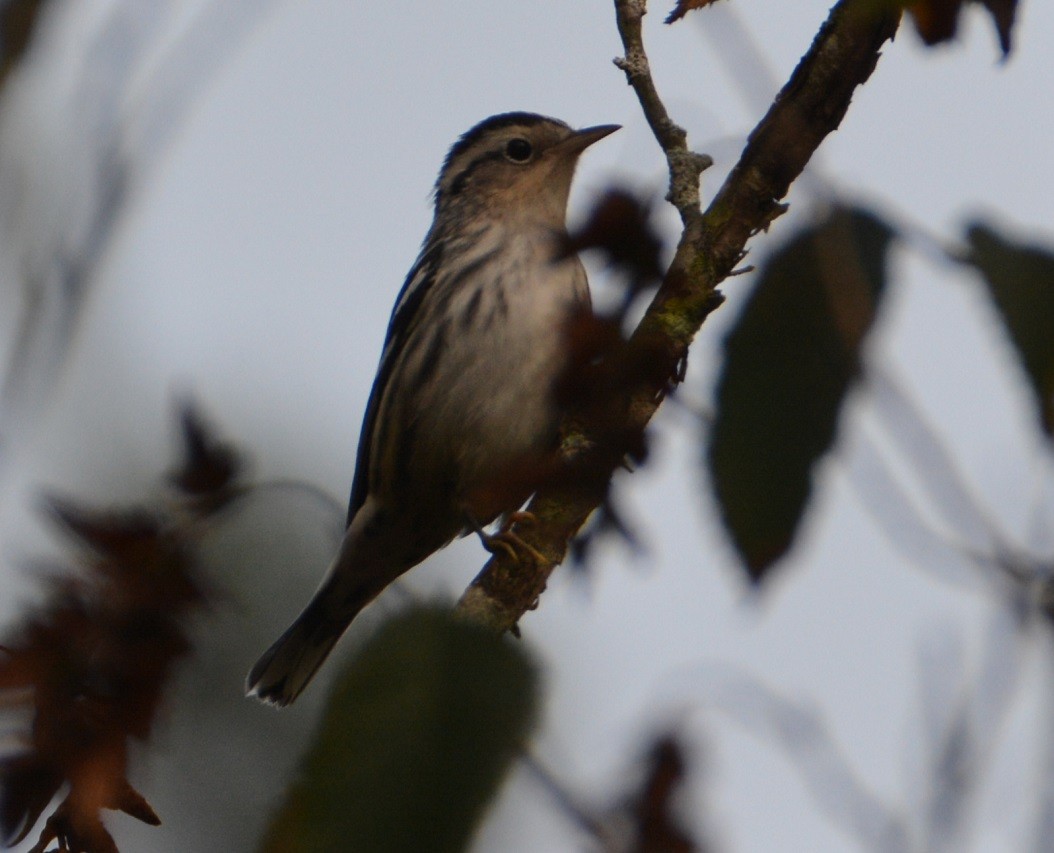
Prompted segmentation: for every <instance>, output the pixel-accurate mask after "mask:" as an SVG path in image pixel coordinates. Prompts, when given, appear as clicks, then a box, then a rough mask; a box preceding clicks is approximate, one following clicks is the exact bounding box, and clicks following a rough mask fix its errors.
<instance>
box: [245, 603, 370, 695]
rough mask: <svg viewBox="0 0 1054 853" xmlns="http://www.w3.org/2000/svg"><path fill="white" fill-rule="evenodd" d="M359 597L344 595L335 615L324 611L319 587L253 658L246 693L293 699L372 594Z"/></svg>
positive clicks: (325, 609) (324, 606) (324, 607)
mask: <svg viewBox="0 0 1054 853" xmlns="http://www.w3.org/2000/svg"><path fill="white" fill-rule="evenodd" d="M361 598H362V601H361V603H358V602H354V601H349V600H347V599H345V600H344V601H343V602H342V604H343V606H342V607H341V612H340V615H339V617H337V618H334V615H333V614H332V613H327V612H326V611H327V607H326V605H327V604H328V602H327V596H326V595H324V594H323V592H322V591H320V593H319V594H318V595H316V596H315V598H314V599H313V600H312V601H311V603H310V604H308V606H307V607H306V608H305V609H304V612H303V613H301V614H300V615H299V616H298V617H297V618H296V621H295V622H293V624H292V625H290V626H289V628H288V629H287V630H286V632H285V633H284V634H282V636H281V637H279V638H278V639H277V640H275V642H274V643H273V644H272V645H271V648H269V649H268V650H267V651H266V652H264V653H263V655H262V656H261V657H260V659H259V660H258V661H257V662H256V665H255V666H254V667H253V668H252V671H251V672H250V673H249V677H248V678H247V679H246V682H245V690H246V693H247V694H248V695H249V696H255V697H257V698H258V699H260V700H261V701H263V702H267V703H269V704H272V705H278V706H283V705H288V704H290V703H291V702H293V701H294V700H295V699H296V697H297V696H299V695H300V694H301V692H302V691H303V689H304V688H305V687H307V684H308V682H309V681H311V679H312V678H313V677H314V675H315V673H316V672H317V671H318V668H319V667H320V666H322V663H323V661H325V659H326V658H327V657H328V656H329V653H330V652H331V651H333V646H335V645H336V643H337V640H339V639H340V637H341V635H342V634H343V633H344V631H345V630H346V629H347V627H348V625H349V624H350V623H351V620H352V619H353V618H355V616H356V615H357V614H358V612H359V611H360V610H361V609H362V608H363V607H365V606H366V604H368V603H369V601H370V599H371V598H372V596H367V595H363V596H362V597H361ZM356 604H357V606H356Z"/></svg>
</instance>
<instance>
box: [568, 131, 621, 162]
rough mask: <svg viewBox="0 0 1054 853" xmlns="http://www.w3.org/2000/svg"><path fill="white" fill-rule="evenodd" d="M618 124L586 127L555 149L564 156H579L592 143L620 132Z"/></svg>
mask: <svg viewBox="0 0 1054 853" xmlns="http://www.w3.org/2000/svg"><path fill="white" fill-rule="evenodd" d="M621 128H622V125H620V124H598V125H597V126H596V127H586V128H583V129H582V130H576V131H575V132H574V133H572V134H571V135H570V136H569V137H567V139H565V140H563V141H562V142H560V144H559V145H556V146H555V148H557V149H559V150H560V151H561V152H563V153H566V154H575V155H578V154H581V153H582V152H583V151H585V150H586V149H587V148H588V147H589V146H590V145H592V144H593V143H594V142H599V141H600V140H601V139H603V138H604V137H605V136H610V135H611V134H612V133H614V132H615V131H616V130H621Z"/></svg>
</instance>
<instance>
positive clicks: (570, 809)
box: [520, 751, 619, 851]
mask: <svg viewBox="0 0 1054 853" xmlns="http://www.w3.org/2000/svg"><path fill="white" fill-rule="evenodd" d="M520 763H521V764H522V765H523V766H524V768H525V769H526V770H529V771H530V772H531V775H533V776H534V778H535V781H536V782H538V784H540V785H541V786H542V787H543V788H545V790H546V791H547V792H548V793H549V795H550V796H551V797H552V798H553V800H554V801H556V803H557V804H558V805H559V806H560V808H561V809H563V811H564V814H566V815H567V816H568V817H569V818H570V819H571V820H572V821H573V822H574V823H575V824H576V825H577V826H579V827H580V828H581V829H583V830H584V831H585V832H586V833H587V834H588V835H590V836H592V838H593V839H594V840H595V841H596V842H597V843H598V844H599V845H600V849H601V850H604V851H614V850H618V849H619V847H618V845H617V844H616V843H615V841H614V839H613V838H612V837H611V832H610V831H609V830H608V829H607V827H605V826H604V824H603V823H602V822H601V821H600V820H598V819H597V818H596V817H595V816H594V815H593V814H591V813H590V811H589V809H588V808H586V807H585V806H583V805H582V804H581V803H580V802H578V798H577V797H575V795H574V794H572V793H571V792H570V791H569V790H568V789H567V788H566V787H564V785H563V783H561V782H560V780H559V779H557V778H556V777H555V776H554V775H553V773H552V771H551V770H549V768H548V767H546V766H545V765H544V764H542V762H541V761H539V760H538V759H537V758H535V757H534V756H533V755H532V754H531V753H529V752H526V751H525V752H523V753H521V755H520Z"/></svg>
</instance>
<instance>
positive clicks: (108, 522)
mask: <svg viewBox="0 0 1054 853" xmlns="http://www.w3.org/2000/svg"><path fill="white" fill-rule="evenodd" d="M48 509H49V510H50V511H51V513H52V515H54V516H55V518H56V519H57V520H58V521H60V522H61V523H62V525H63V526H64V527H65V528H66V529H67V531H68V532H69V533H72V534H73V535H74V536H76V537H77V538H78V539H80V540H82V541H83V543H84V544H86V545H89V546H90V547H91V548H93V549H94V550H95V551H97V552H98V553H99V554H100V555H103V556H107V557H113V558H115V559H119V560H137V559H138V560H142V559H149V558H151V557H153V556H154V554H155V553H156V551H157V547H158V541H159V539H160V537H161V533H162V528H163V524H162V521H161V519H160V517H159V516H158V515H156V514H155V513H152V512H149V511H147V510H144V509H130V510H109V511H103V512H99V511H93V510H89V509H86V508H84V507H81V506H77V505H76V504H74V503H73V502H72V501H68V500H64V499H62V498H52V499H51V500H50V501H49V502H48Z"/></svg>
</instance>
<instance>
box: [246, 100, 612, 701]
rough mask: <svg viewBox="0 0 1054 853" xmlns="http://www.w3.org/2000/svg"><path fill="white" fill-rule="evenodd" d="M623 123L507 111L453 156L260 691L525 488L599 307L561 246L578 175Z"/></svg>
mask: <svg viewBox="0 0 1054 853" xmlns="http://www.w3.org/2000/svg"><path fill="white" fill-rule="evenodd" d="M617 129H618V127H617V126H615V125H603V126H599V127H590V128H586V129H585V130H577V131H576V130H572V129H571V128H570V127H568V126H567V125H566V124H564V123H563V122H561V121H557V120H556V119H552V118H546V117H544V116H539V115H534V114H532V113H505V114H502V115H496V116H492V117H491V118H488V119H486V120H484V121H482V122H480V123H479V124H477V125H476V126H475V127H473V128H472V129H471V130H469V131H468V132H467V133H465V134H464V135H463V136H462V137H461V138H460V139H458V141H457V142H456V143H455V144H454V146H453V147H452V148H451V149H450V153H449V154H448V155H447V157H446V160H445V161H444V163H443V168H442V170H441V171H440V173H439V179H438V180H437V182H436V186H435V219H434V220H433V222H432V227H431V229H430V230H429V232H428V235H427V237H426V238H425V241H424V245H423V247H422V249H421V254H420V256H419V257H418V259H417V262H416V263H415V264H414V266H413V268H412V269H411V270H410V273H409V275H408V276H407V278H406V283H405V284H404V285H403V288H402V291H401V292H400V293H399V297H398V299H397V300H396V303H395V308H394V309H393V311H392V316H391V322H390V325H389V326H388V335H387V338H386V340H385V344H384V350H383V353H382V355H381V362H380V366H379V367H378V370H377V377H376V379H375V381H374V384H373V391H372V392H371V394H370V399H369V403H368V405H367V407H366V415H365V418H364V420H363V424H362V433H361V435H360V438H359V450H358V458H357V460H356V469H355V478H354V481H353V484H352V488H351V503H350V506H349V509H348V528H347V532H346V533H345V535H344V540H343V542H342V544H341V547H340V550H339V552H338V553H337V556H336V558H335V559H334V561H333V563H332V565H331V566H330V569H329V571H328V572H327V574H326V576H325V578H324V579H323V581H322V584H321V586H320V587H319V589H318V591H317V592H316V593H315V596H314V598H312V600H311V602H310V603H309V604H308V606H307V607H306V608H305V609H304V611H303V613H301V614H300V616H299V617H298V618H297V619H296V621H295V622H294V623H293V624H292V625H291V626H290V628H289V629H288V630H287V631H286V632H285V633H284V634H283V635H282V636H281V637H280V638H279V639H278V640H277V641H276V642H275V643H274V645H272V646H271V648H270V649H268V650H267V652H266V653H265V654H264V655H263V657H261V658H260V660H259V661H258V662H257V664H256V666H254V667H253V670H252V672H251V673H250V674H249V678H248V690H249V692H250V694H255V695H256V696H258V697H259V698H260V699H263V700H264V701H267V702H272V703H274V704H276V705H286V704H288V703H290V702H292V701H293V700H294V699H296V697H297V696H298V695H299V694H300V692H301V691H302V690H303V689H304V687H305V686H306V685H307V683H308V681H309V680H310V679H311V677H312V676H313V675H314V674H315V672H316V670H317V669H318V668H319V666H321V664H322V662H323V661H324V660H325V658H326V656H327V655H328V654H329V652H330V650H331V649H332V648H333V645H334V644H335V643H336V642H337V640H338V639H339V638H340V636H341V634H343V633H344V630H345V629H346V628H347V627H348V624H349V623H350V622H351V620H352V619H353V618H354V617H355V616H356V614H358V613H359V611H360V610H361V609H362V608H363V607H365V606H366V605H367V604H368V603H369V602H370V601H372V600H373V599H374V598H375V597H376V596H377V595H378V594H379V593H380V592H381V590H383V589H384V588H385V587H386V586H388V584H390V583H391V582H392V581H394V580H395V579H396V578H397V577H398V576H399V575H401V574H402V573H403V572H405V571H407V570H408V569H410V568H412V567H413V566H415V565H417V564H418V563H420V562H421V561H422V560H424V559H425V558H426V557H428V556H429V555H430V554H432V553H433V552H434V551H437V550H439V549H440V548H442V547H443V546H444V545H446V544H448V543H449V542H450V541H451V540H453V539H454V538H455V537H457V536H458V535H464V534H465V533H467V532H470V531H472V530H477V531H480V530H482V526H483V525H487V524H489V523H491V522H492V521H493V520H494V519H496V518H498V516H500V515H502V514H505V513H509V512H511V511H513V510H516V509H517V508H518V507H519V506H520V505H521V504H522V503H523V501H525V500H526V499H527V498H528V497H529V496H530V492H531V491H532V490H533V489H532V488H531V486H530V479H529V477H525V476H524V472H525V471H529V470H531V467H532V465H533V464H535V463H536V462H539V461H540V460H541V459H542V458H543V457H547V456H548V455H550V454H551V453H552V452H553V450H554V449H555V447H556V443H557V438H558V428H559V421H560V417H561V414H562V413H561V411H560V410H559V407H558V405H557V403H556V400H555V397H554V395H553V383H554V380H555V379H556V378H557V377H558V376H559V374H560V372H561V369H562V366H563V363H564V359H565V358H566V345H565V336H564V326H565V323H566V320H567V319H568V317H569V315H570V314H571V312H573V311H574V310H575V309H576V308H581V307H583V306H586V305H588V303H589V288H588V284H587V282H586V274H585V270H584V269H583V267H582V264H581V262H580V261H579V260H578V258H577V257H576V256H574V255H571V256H567V252H566V249H565V243H564V240H565V238H566V232H565V216H566V209H567V199H568V194H569V193H570V189H571V179H572V177H573V176H574V170H575V165H576V163H577V162H578V157H579V155H580V154H581V153H582V152H583V151H584V150H585V149H586V148H587V147H588V146H590V145H592V144H593V143H594V142H596V141H597V140H599V139H603V138H604V137H605V136H607V135H608V134H610V133H612V132H614V131H615V130H617Z"/></svg>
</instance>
